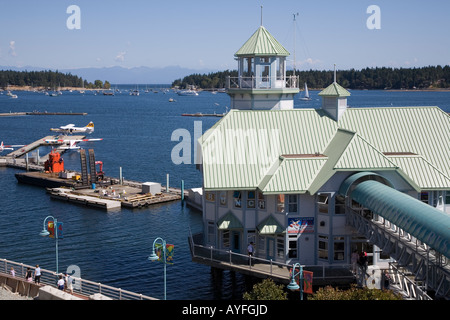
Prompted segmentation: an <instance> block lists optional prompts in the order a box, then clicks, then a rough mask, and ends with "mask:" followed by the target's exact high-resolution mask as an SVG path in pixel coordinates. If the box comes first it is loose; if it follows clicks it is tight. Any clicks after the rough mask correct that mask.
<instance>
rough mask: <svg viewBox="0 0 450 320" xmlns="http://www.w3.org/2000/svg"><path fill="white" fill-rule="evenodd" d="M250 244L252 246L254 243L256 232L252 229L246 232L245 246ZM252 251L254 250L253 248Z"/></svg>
mask: <svg viewBox="0 0 450 320" xmlns="http://www.w3.org/2000/svg"><path fill="white" fill-rule="evenodd" d="M250 242H253V245H254V244H255V243H256V230H254V229H252V230H248V231H247V244H249V243H250ZM253 249H254V250H256V248H255V247H254V246H253Z"/></svg>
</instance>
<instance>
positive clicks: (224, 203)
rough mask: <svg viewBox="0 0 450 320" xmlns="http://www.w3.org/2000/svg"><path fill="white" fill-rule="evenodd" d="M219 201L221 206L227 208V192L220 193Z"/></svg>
mask: <svg viewBox="0 0 450 320" xmlns="http://www.w3.org/2000/svg"><path fill="white" fill-rule="evenodd" d="M219 201H220V205H221V206H225V207H226V206H227V191H221V192H220V195H219Z"/></svg>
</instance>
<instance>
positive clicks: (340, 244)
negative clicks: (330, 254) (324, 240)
mask: <svg viewBox="0 0 450 320" xmlns="http://www.w3.org/2000/svg"><path fill="white" fill-rule="evenodd" d="M333 251H334V260H335V261H343V260H344V259H345V242H344V237H334V245H333Z"/></svg>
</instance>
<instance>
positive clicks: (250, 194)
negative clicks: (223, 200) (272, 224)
mask: <svg viewBox="0 0 450 320" xmlns="http://www.w3.org/2000/svg"><path fill="white" fill-rule="evenodd" d="M247 208H255V191H247Z"/></svg>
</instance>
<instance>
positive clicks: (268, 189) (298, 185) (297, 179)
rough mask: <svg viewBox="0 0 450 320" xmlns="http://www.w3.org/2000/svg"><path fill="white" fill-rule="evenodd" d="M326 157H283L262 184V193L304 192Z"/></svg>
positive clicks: (325, 160)
mask: <svg viewBox="0 0 450 320" xmlns="http://www.w3.org/2000/svg"><path fill="white" fill-rule="evenodd" d="M327 159H328V158H327V157H321V158H313V157H311V158H310V157H307V158H294V159H283V161H282V162H281V164H280V166H279V167H278V169H277V171H276V172H275V173H274V174H273V176H272V177H271V178H270V179H269V181H267V183H266V184H265V185H264V186H259V188H260V189H261V190H262V191H263V193H264V194H280V193H285V194H288V193H306V192H307V191H308V189H309V187H310V186H311V183H312V182H313V181H314V179H315V177H316V175H317V174H318V172H319V170H320V169H321V168H322V166H323V165H324V164H325V163H326V162H327Z"/></svg>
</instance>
